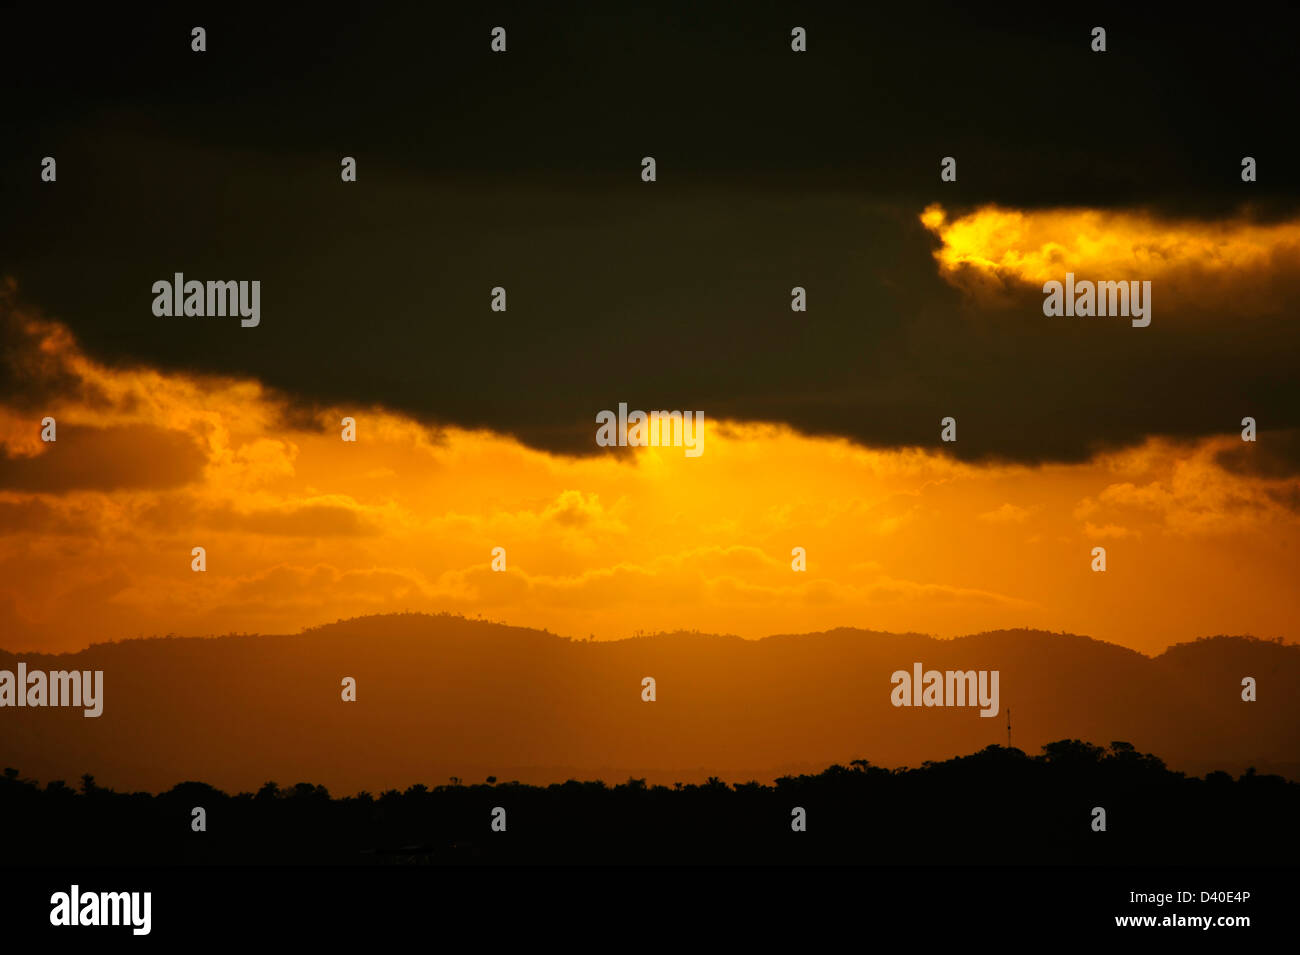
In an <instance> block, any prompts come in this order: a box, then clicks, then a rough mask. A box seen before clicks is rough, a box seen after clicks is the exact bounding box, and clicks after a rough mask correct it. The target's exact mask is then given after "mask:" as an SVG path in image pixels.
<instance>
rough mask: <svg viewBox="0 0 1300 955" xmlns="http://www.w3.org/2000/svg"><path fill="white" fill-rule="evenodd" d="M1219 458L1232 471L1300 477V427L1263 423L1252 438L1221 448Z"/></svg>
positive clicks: (1250, 474) (1221, 464) (1290, 493)
mask: <svg viewBox="0 0 1300 955" xmlns="http://www.w3.org/2000/svg"><path fill="white" fill-rule="evenodd" d="M1216 460H1217V462H1218V464H1219V466H1220V467H1222V468H1223V469H1224V470H1226V471H1231V472H1232V473H1233V474H1241V475H1246V476H1249V477H1262V478H1272V479H1285V478H1294V477H1300V429H1287V430H1278V429H1273V428H1266V427H1261V428H1260V430H1259V431H1258V432H1257V433H1256V436H1255V440H1254V441H1253V442H1248V441H1242V442H1241V443H1240V444H1239V445H1235V444H1234V445H1233V446H1232V447H1231V448H1229V449H1227V450H1225V451H1220V452H1219V454H1218V455H1217V456H1216ZM1281 493H1282V495H1283V496H1284V497H1293V496H1294V491H1283V492H1281Z"/></svg>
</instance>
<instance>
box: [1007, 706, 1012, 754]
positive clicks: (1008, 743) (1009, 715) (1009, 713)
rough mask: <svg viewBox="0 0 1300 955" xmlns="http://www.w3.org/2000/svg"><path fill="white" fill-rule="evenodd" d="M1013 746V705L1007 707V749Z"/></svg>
mask: <svg viewBox="0 0 1300 955" xmlns="http://www.w3.org/2000/svg"><path fill="white" fill-rule="evenodd" d="M1010 748H1011V707H1009V706H1008V707H1007V749H1010Z"/></svg>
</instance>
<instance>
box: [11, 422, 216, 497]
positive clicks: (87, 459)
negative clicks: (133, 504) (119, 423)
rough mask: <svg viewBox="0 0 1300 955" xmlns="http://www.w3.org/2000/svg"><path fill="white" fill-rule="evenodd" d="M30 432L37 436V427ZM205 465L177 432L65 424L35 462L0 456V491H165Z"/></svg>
mask: <svg viewBox="0 0 1300 955" xmlns="http://www.w3.org/2000/svg"><path fill="white" fill-rule="evenodd" d="M32 427H33V430H37V431H38V430H39V423H38V422H36V421H33V423H32ZM0 450H3V449H0ZM205 461H206V458H205V456H204V454H203V451H202V449H200V448H199V447H198V445H196V444H195V443H194V439H193V438H192V437H190V435H188V434H185V433H184V432H181V431H167V430H164V429H162V428H155V427H151V426H147V425H137V426H130V427H112V428H88V427H74V426H70V425H66V424H65V425H60V426H58V440H57V441H53V442H51V443H49V444H46V445H44V446H43V447H42V451H41V453H40V454H38V455H36V456H35V457H10V456H8V455H6V454H0V489H4V490H12V491H27V492H42V493H49V494H60V493H63V492H66V491H85V490H91V491H114V490H119V489H123V488H169V487H176V486H178V485H181V484H186V483H188V482H190V481H193V480H195V479H197V478H198V477H199V476H200V474H201V473H202V471H203V465H204V463H205Z"/></svg>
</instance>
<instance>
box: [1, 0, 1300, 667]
mask: <svg viewBox="0 0 1300 955" xmlns="http://www.w3.org/2000/svg"><path fill="white" fill-rule="evenodd" d="M658 7H659V9H657V10H655V9H652V8H651V7H650V6H648V5H636V4H632V5H621V6H620V7H619V9H617V10H610V9H602V8H601V7H599V6H595V5H591V6H586V5H571V6H564V5H561V6H558V7H549V6H548V7H546V8H544V9H543V8H537V7H535V6H530V5H520V6H513V7H512V6H509V5H506V6H500V7H495V8H493V9H492V10H490V11H487V10H476V11H471V12H467V13H451V12H445V11H439V12H438V13H437V15H436V16H434V15H431V14H423V15H409V16H403V15H399V14H395V13H393V14H385V13H379V14H373V15H372V14H369V13H368V14H366V15H364V16H363V15H361V14H360V13H355V14H349V15H342V16H339V15H321V14H312V15H303V14H296V15H291V14H277V13H270V14H268V13H265V12H264V11H259V12H258V13H257V14H256V15H254V14H252V13H251V12H244V11H240V10H237V9H229V8H226V7H224V6H223V7H222V8H221V10H220V11H218V10H217V9H216V8H214V9H213V11H212V12H211V13H210V14H205V13H199V14H189V13H187V14H179V13H174V12H173V13H168V12H160V13H159V14H158V15H157V16H156V17H155V18H154V19H153V20H152V21H151V22H149V24H148V25H145V26H142V25H140V23H139V22H136V23H133V24H130V25H127V24H124V23H122V22H120V19H118V18H115V17H113V16H111V15H110V14H108V13H103V14H99V13H88V14H82V15H79V16H81V17H82V19H79V20H76V21H75V22H73V23H64V22H62V21H61V20H60V19H58V18H56V17H55V16H54V15H53V14H50V13H43V12H40V11H24V12H20V13H18V14H16V16H15V20H14V24H15V28H14V29H11V30H6V35H5V36H4V37H3V38H0V63H2V64H3V65H0V76H2V77H3V81H4V83H5V95H4V97H3V100H4V102H5V106H4V107H3V113H4V118H3V120H0V122H3V129H4V132H5V136H4V137H3V141H4V147H3V150H2V151H0V183H2V184H3V185H2V186H0V188H2V189H3V201H4V208H5V215H4V220H3V225H0V280H2V281H3V283H4V285H3V291H2V292H0V335H2V336H3V338H2V340H3V344H4V360H3V368H2V369H0V445H2V447H0V569H2V570H3V574H2V575H0V633H3V634H4V637H3V640H0V645H4V646H5V647H6V648H7V649H59V650H71V649H77V648H79V647H83V646H85V645H86V644H88V643H90V642H97V641H100V640H105V639H116V638H121V637H130V636H137V635H148V634H154V633H169V632H175V633H184V634H205V633H223V632H230V631H248V632H253V631H260V632H293V631H296V630H298V629H300V628H302V627H307V626H311V625H315V624H318V623H322V622H327V621H330V620H334V619H337V618H339V617H349V616H355V615H358V614H362V613H371V612H383V611H391V610H403V609H411V610H431V611H436V610H452V611H456V612H461V613H465V614H466V615H470V616H474V615H479V614H481V615H483V616H485V617H488V618H491V619H496V620H502V621H505V622H509V623H512V624H518V625H527V626H536V627H546V628H549V629H551V630H552V631H555V632H559V633H562V634H564V635H567V636H576V637H586V636H588V635H594V636H596V637H597V638H601V639H608V638H617V637H623V636H628V635H630V634H632V633H635V632H638V631H657V630H663V629H679V628H684V629H698V630H702V631H710V632H726V633H736V634H740V635H742V636H747V637H759V636H763V635H766V634H770V633H778V632H806V631H812V630H821V629H826V628H830V627H834V626H841V625H848V626H861V627H870V628H875V629H883V630H899V631H922V632H929V633H935V634H938V635H943V636H953V635H958V634H965V633H972V632H977V631H981V630H987V629H993V628H998V627H1013V626H1032V627H1041V628H1044V629H1050V630H1068V631H1073V632H1079V633H1085V634H1088V635H1091V636H1095V637H1097V638H1099V639H1105V640H1111V641H1114V642H1117V643H1121V644H1124V645H1126V646H1130V647H1133V648H1136V649H1139V650H1142V651H1144V652H1152V653H1154V652H1159V651H1160V650H1161V649H1163V648H1164V647H1165V646H1167V645H1169V644H1170V643H1175V642H1179V641H1183V640H1190V639H1194V638H1196V637H1197V636H1202V635H1207V634H1214V633H1251V634H1255V635H1257V636H1263V637H1274V636H1283V637H1285V638H1287V639H1289V640H1295V639H1296V638H1297V637H1300V633H1298V632H1297V627H1296V624H1295V621H1296V619H1297V615H1296V610H1297V609H1298V608H1297V603H1298V602H1300V601H1298V599H1297V597H1296V595H1295V588H1294V581H1295V580H1296V571H1297V566H1296V564H1297V559H1298V558H1297V546H1298V545H1300V533H1298V523H1300V403H1298V402H1297V397H1298V389H1297V385H1296V383H1295V376H1294V369H1295V368H1296V367H1297V359H1298V358H1300V333H1298V332H1297V331H1296V328H1295V317H1296V316H1295V304H1294V303H1295V302H1296V301H1297V295H1296V292H1297V291H1298V290H1300V289H1298V288H1297V283H1298V281H1300V203H1298V202H1297V199H1298V198H1300V197H1298V195H1297V186H1296V182H1297V178H1296V175H1295V156H1296V155H1297V150H1296V145H1297V144H1296V142H1295V133H1294V131H1293V127H1292V125H1291V124H1287V123H1283V122H1279V117H1280V116H1282V115H1284V113H1283V112H1282V111H1281V110H1282V106H1283V104H1287V103H1290V102H1292V101H1293V100H1294V92H1295V89H1294V87H1295V79H1294V70H1293V69H1292V68H1291V67H1290V66H1289V64H1290V62H1291V60H1290V57H1291V55H1292V52H1291V49H1290V46H1289V42H1290V41H1289V38H1290V37H1292V36H1294V35H1295V26H1296V23H1295V20H1296V18H1297V14H1296V13H1295V12H1294V11H1289V10H1286V9H1282V10H1274V9H1272V8H1267V7H1266V8H1262V9H1261V10H1260V11H1259V12H1258V15H1253V16H1252V17H1251V18H1249V19H1250V22H1249V23H1246V22H1245V20H1243V21H1242V22H1240V23H1239V22H1236V21H1232V22H1220V21H1219V20H1215V21H1213V22H1209V21H1206V22H1200V21H1198V20H1195V19H1188V20H1186V21H1182V22H1180V23H1178V24H1173V23H1170V22H1168V20H1167V18H1166V17H1164V16H1163V15H1161V14H1158V13H1154V12H1153V13H1142V12H1138V13H1134V12H1133V11H1125V10H1124V9H1123V8H1122V7H1116V8H1106V7H1104V6H1103V7H1097V8H1089V9H1088V10H1087V11H1084V12H1079V13H1075V12H1071V11H1066V12H1060V13H1052V14H1046V13H1043V12H1042V11H1036V12H1033V13H1031V14H1025V13H1022V12H1020V11H1015V10H1006V11H991V12H979V13H973V12H963V11H957V10H949V9H944V8H940V9H939V10H938V11H937V12H936V11H930V10H927V11H924V13H922V12H920V11H918V12H917V13H916V14H911V13H895V14H889V15H885V14H882V13H880V12H879V11H873V10H870V9H866V8H863V9H858V10H843V9H837V8H834V7H829V6H826V7H822V6H816V5H814V6H808V5H796V4H788V5H787V4H757V5H754V7H753V9H749V8H748V7H747V8H746V10H745V12H744V15H743V16H742V15H741V14H740V13H739V12H738V11H737V10H735V9H727V8H726V7H723V6H717V7H713V6H710V5H699V4H692V5H680V6H677V7H672V6H667V7H665V6H664V5H662V4H661V5H658ZM196 18H197V19H196ZM191 20H194V21H195V22H193V23H192V22H190V21H191ZM199 20H202V21H203V22H204V23H205V24H206V28H207V30H208V51H207V52H206V53H202V54H196V53H193V52H192V51H191V50H190V47H189V31H190V28H191V27H192V26H194V25H196V23H198V21H199ZM1094 21H1096V22H1094ZM1261 21H1262V22H1263V23H1264V24H1265V25H1266V26H1267V28H1264V27H1262V26H1261ZM1098 23H1100V24H1101V25H1103V26H1105V27H1106V28H1107V30H1108V49H1107V52H1105V53H1100V54H1099V53H1094V52H1092V51H1091V50H1090V48H1089V43H1090V31H1091V29H1092V27H1093V26H1095V25H1097V24H1098ZM499 24H500V25H504V26H505V27H506V28H507V32H508V52H507V53H505V54H493V53H491V52H490V50H489V39H490V37H489V31H490V29H491V28H492V27H493V26H496V25H499ZM794 25H802V26H804V27H806V29H807V30H808V38H809V39H808V52H807V53H803V54H795V53H792V52H791V51H790V48H789V37H790V29H791V27H792V26H794ZM44 156H54V157H56V159H57V162H58V179H57V181H56V182H54V183H45V182H41V181H40V177H39V171H40V161H41V159H42V157H44ZM343 156H353V157H355V158H356V160H357V169H358V178H357V181H356V182H355V183H347V184H345V183H343V182H341V181H340V178H339V163H340V159H341V157H343ZM644 156H654V157H655V158H656V162H657V173H658V176H657V181H656V182H654V183H645V182H642V181H641V178H640V170H641V159H642V157H644ZM945 156H952V157H954V158H955V159H956V164H957V180H956V181H955V182H942V181H940V177H939V171H940V160H941V159H942V157H945ZM1244 156H1251V157H1253V158H1255V159H1256V161H1257V164H1258V178H1257V180H1256V181H1255V182H1249V183H1247V182H1243V181H1242V179H1241V175H1240V173H1241V160H1242V157H1244ZM178 271H179V272H184V273H185V274H186V276H187V277H190V278H198V279H221V280H228V279H233V280H241V279H242V280H252V279H256V280H259V281H260V282H261V283H262V319H261V323H260V325H259V326H258V327H257V328H250V329H246V328H241V327H240V326H239V322H238V321H237V320H230V319H217V318H195V317H189V318H174V317H173V318H162V317H158V316H156V315H154V314H153V311H152V309H151V307H150V306H151V302H152V298H153V296H152V293H151V287H152V285H153V283H154V282H155V281H157V280H159V279H169V278H170V277H171V276H172V275H173V273H175V272H178ZM1066 271H1072V272H1074V273H1076V274H1077V275H1078V276H1079V277H1080V278H1092V279H1094V280H1137V281H1143V280H1149V281H1151V283H1152V298H1151V307H1152V321H1151V324H1150V326H1148V327H1146V328H1134V327H1131V326H1130V324H1129V322H1128V321H1126V320H1123V319H1113V318H1105V319H1103V318H1063V317H1061V318H1049V317H1047V316H1045V315H1044V314H1043V310H1042V303H1043V292H1042V284H1043V282H1045V281H1048V280H1050V279H1053V278H1055V279H1058V280H1059V279H1062V278H1063V277H1064V273H1065V272H1066ZM495 286H502V287H504V288H506V289H507V294H508V308H507V311H505V312H494V311H492V310H491V309H490V307H489V303H490V290H491V289H492V288H493V287H495ZM794 286H799V287H802V288H805V289H806V290H807V300H808V310H807V311H806V312H792V311H791V309H790V301H791V289H792V288H793V287H794ZM620 402H627V403H628V405H629V406H630V407H632V408H641V409H645V410H651V409H660V408H662V409H691V410H700V411H703V412H704V414H705V422H706V424H705V438H704V447H705V451H704V453H703V454H702V455H701V456H700V457H698V458H688V457H686V456H685V455H684V454H683V453H682V451H681V449H675V448H623V449H603V448H600V447H598V446H597V445H596V442H595V430H596V429H595V416H596V414H597V413H598V412H600V411H601V410H603V409H613V408H617V406H618V404H619V403H620ZM46 415H53V416H55V417H56V419H57V421H58V441H57V442H55V443H53V444H46V443H42V442H41V441H40V439H39V433H40V421H41V419H42V418H43V417H44V416H46ZM344 416H352V417H354V418H355V419H356V421H357V435H358V439H357V441H356V442H355V443H345V442H343V441H342V440H341V439H340V427H341V426H340V422H341V419H342V418H343V417H344ZM946 416H952V417H954V418H955V419H956V421H957V440H956V441H955V442H950V443H949V442H943V441H941V440H940V420H941V419H942V418H944V417H946ZM1246 416H1251V417H1253V418H1255V420H1256V421H1257V423H1258V440H1257V441H1256V442H1254V443H1246V442H1243V441H1242V440H1241V429H1242V424H1241V422H1242V419H1243V417H1246ZM194 546H203V547H205V548H206V549H207V553H208V570H207V571H206V572H205V573H203V574H196V573H193V572H192V571H191V570H190V553H191V548H192V547H194ZM1097 546H1103V547H1105V548H1106V550H1107V570H1106V572H1105V573H1095V572H1093V571H1092V570H1091V569H1090V565H1091V562H1092V556H1091V554H1092V549H1093V548H1094V547H1097ZM494 547H504V548H505V549H506V554H507V570H506V572H504V573H498V572H493V571H492V570H491V567H490V564H491V552H492V549H493V548H494ZM794 547H803V548H805V549H806V553H807V570H806V571H805V572H795V571H793V570H792V569H791V551H792V549H793V548H794Z"/></svg>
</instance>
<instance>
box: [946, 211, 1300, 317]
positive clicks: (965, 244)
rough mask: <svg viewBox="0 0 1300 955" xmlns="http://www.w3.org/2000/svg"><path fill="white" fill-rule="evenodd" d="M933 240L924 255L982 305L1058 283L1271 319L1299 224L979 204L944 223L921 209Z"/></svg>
mask: <svg viewBox="0 0 1300 955" xmlns="http://www.w3.org/2000/svg"><path fill="white" fill-rule="evenodd" d="M921 222H922V224H923V225H924V226H925V227H926V228H927V229H929V230H930V231H931V232H933V233H934V234H935V235H936V236H938V237H939V239H940V240H941V242H942V245H941V246H940V247H939V248H938V249H937V250H936V251H935V253H934V257H935V260H936V261H937V262H938V264H939V271H940V273H941V274H942V275H943V276H944V278H945V279H947V280H948V281H949V282H951V283H952V284H953V285H955V286H957V287H959V288H962V289H964V290H966V291H968V292H971V293H973V294H977V295H983V296H986V297H997V295H998V294H999V293H1005V292H1006V291H1007V290H1008V287H1009V286H1015V285H1027V286H1033V287H1035V288H1036V289H1040V290H1041V288H1042V285H1043V283H1045V282H1048V281H1051V280H1056V281H1061V280H1063V279H1064V277H1065V274H1066V272H1073V273H1075V276H1076V279H1090V280H1093V281H1119V280H1149V281H1151V283H1152V286H1153V299H1154V298H1155V297H1156V296H1158V297H1159V301H1160V305H1161V308H1162V309H1163V308H1180V307H1184V308H1185V307H1188V306H1194V307H1196V308H1198V309H1207V308H1217V307H1219V306H1222V305H1224V304H1227V303H1231V304H1232V305H1233V306H1234V311H1235V312H1238V313H1240V312H1241V311H1250V312H1276V311H1277V310H1278V309H1280V308H1282V307H1283V303H1284V301H1285V299H1282V298H1280V297H1279V292H1281V291H1283V288H1282V287H1281V286H1282V285H1283V284H1284V286H1285V288H1289V289H1294V288H1295V283H1296V279H1297V277H1298V276H1300V221H1284V222H1256V221H1252V220H1251V219H1250V218H1248V217H1246V216H1242V215H1239V216H1237V217H1235V218H1231V219H1224V220H1217V221H1199V220H1191V219H1172V218H1169V217H1157V216H1154V215H1152V214H1150V213H1147V212H1143V211H1138V210H1103V209H1030V210H1025V209H1008V208H1003V207H1000V206H993V205H990V206H983V207H981V208H979V209H976V210H975V211H974V212H971V213H969V214H967V215H963V216H959V217H957V218H949V216H948V214H947V212H946V211H945V210H944V208H943V207H942V206H941V205H938V204H934V205H930V206H928V207H926V209H925V211H924V212H923V213H922V214H921Z"/></svg>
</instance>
